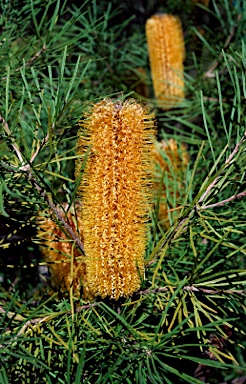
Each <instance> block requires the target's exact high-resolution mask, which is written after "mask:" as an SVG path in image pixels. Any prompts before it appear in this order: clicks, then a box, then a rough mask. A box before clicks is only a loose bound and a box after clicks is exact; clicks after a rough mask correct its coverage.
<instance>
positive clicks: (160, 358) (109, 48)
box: [0, 0, 246, 384]
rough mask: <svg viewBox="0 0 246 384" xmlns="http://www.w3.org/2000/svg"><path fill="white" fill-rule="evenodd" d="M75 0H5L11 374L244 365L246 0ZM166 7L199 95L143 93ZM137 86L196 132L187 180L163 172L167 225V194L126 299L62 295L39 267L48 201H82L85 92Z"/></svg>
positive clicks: (90, 379) (114, 376) (58, 377)
mask: <svg viewBox="0 0 246 384" xmlns="http://www.w3.org/2000/svg"><path fill="white" fill-rule="evenodd" d="M78 3H79V2H76V1H74V2H66V1H64V2H59V1H54V0H50V1H44V2H40V1H39V0H35V1H34V0H28V1H25V2H21V1H17V0H14V1H12V2H9V1H2V2H1V8H2V11H1V15H0V28H1V41H0V68H1V71H0V73H1V82H0V94H1V98H0V111H1V112H0V113H1V116H0V123H1V127H0V161H1V168H0V213H1V216H0V217H1V220H0V228H1V240H0V252H1V254H0V262H1V272H0V279H1V283H2V287H1V289H0V303H1V306H0V314H1V317H0V382H1V383H4V384H5V383H6V384H7V383H10V382H11V383H12V382H13V383H15V382H20V383H34V382H35V383H54V382H55V383H76V384H78V383H81V382H83V383H95V382H96V383H105V384H106V383H120V382H122V383H168V384H171V383H185V382H186V383H202V382H204V381H209V382H210V383H211V384H212V383H219V382H223V381H225V380H233V379H234V378H236V377H239V376H243V375H244V374H245V361H244V355H245V352H244V348H245V332H246V327H245V281H246V280H245V277H246V270H245V256H246V246H245V244H246V241H245V240H246V239H245V233H246V228H245V227H246V203H245V196H246V192H245V187H246V185H245V172H246V145H245V144H246V136H245V134H246V129H245V127H246V124H245V109H246V104H245V99H246V81H245V70H246V46H245V22H246V6H245V2H244V1H243V0H239V1H234V2H231V1H229V0H219V1H215V0H211V3H210V6H209V8H206V7H205V6H204V5H201V4H198V3H194V2H193V1H185V2H184V1H166V2H165V1H164V2H159V1H153V2H147V4H145V3H146V2H145V1H141V0H137V1H135V2H134V3H133V2H130V1H126V2H124V4H121V5H120V6H119V5H118V2H116V1H115V0H114V1H111V2H108V1H100V2H99V1H98V2H96V1H92V0H88V1H84V2H83V4H82V5H80V4H79V5H78ZM158 11H162V12H166V13H169V12H172V13H175V14H178V15H179V16H180V17H181V18H182V22H183V29H184V33H185V42H186V50H187V52H186V62H185V79H186V100H185V101H184V102H183V103H182V104H180V105H179V106H177V108H175V109H172V110H170V111H165V112H163V111H161V110H159V109H158V108H157V107H156V103H155V101H154V100H153V99H151V98H150V99H148V98H147V96H146V92H145V91H143V93H141V89H142V90H143V89H145V90H146V88H148V89H149V88H151V79H150V77H149V66H148V57H147V48H146V42H145V35H144V23H145V21H146V19H147V18H148V17H150V16H151V15H152V14H154V13H155V12H158ZM142 70H143V71H144V72H146V78H145V76H144V75H143V73H144V72H141V71H142ZM139 85H140V86H141V87H142V88H141V87H140V88H139V87H138V86H139ZM129 94H131V96H133V97H135V98H140V99H145V100H146V102H147V103H148V104H149V105H150V107H151V108H152V109H153V111H154V112H155V114H156V120H157V127H158V137H159V139H164V140H168V139H169V138H174V139H175V140H176V141H177V142H178V143H179V144H181V143H185V144H186V145H187V151H188V153H189V156H190V161H189V164H188V167H187V169H186V171H185V172H186V174H185V176H184V180H185V193H183V194H182V197H180V196H179V195H178V194H177V193H173V192H171V189H168V185H169V186H171V185H172V188H174V190H175V191H179V189H180V184H179V180H178V178H177V179H176V175H175V170H174V169H172V164H171V163H170V164H169V165H170V169H171V173H172V181H170V179H169V178H168V177H167V176H166V175H164V174H162V175H160V177H161V178H162V179H163V183H164V185H165V186H166V188H167V194H166V195H167V197H166V205H167V207H168V208H169V213H168V219H169V222H170V228H169V229H168V230H164V229H163V227H162V224H161V222H160V221H159V220H158V208H159V203H158V201H155V204H156V205H155V212H154V213H153V214H152V218H151V222H150V235H149V243H148V246H147V249H146V276H145V279H144V281H143V284H142V288H141V291H140V292H136V293H135V294H134V295H133V296H132V297H131V298H128V299H121V300H119V301H118V302H113V301H110V300H100V298H97V299H96V300H95V301H94V302H91V303H88V302H86V301H85V300H84V299H82V298H78V297H73V295H72V292H70V295H69V296H68V297H66V296H65V297H63V296H62V295H61V293H60V292H58V293H57V292H55V293H54V291H53V289H52V287H51V286H50V284H49V280H48V282H47V281H44V280H47V279H46V277H44V276H43V278H42V279H41V278H40V277H39V273H40V272H41V271H42V268H44V265H45V263H44V262H43V261H42V257H41V255H40V251H39V248H38V245H39V243H40V240H39V239H38V238H37V237H36V228H37V224H36V221H35V220H36V216H37V215H38V212H39V211H40V210H44V209H46V210H47V209H50V208H51V207H52V206H55V207H57V206H58V207H59V206H61V204H62V203H64V202H67V203H68V204H69V205H72V204H74V203H75V201H76V190H77V187H78V183H77V182H76V180H74V161H75V158H76V154H75V145H76V135H77V122H78V120H79V119H80V117H81V114H82V111H83V110H84V109H85V108H86V107H87V105H88V103H90V102H92V101H97V100H99V99H101V98H103V97H105V96H117V97H119V95H120V97H127V96H128V95H129ZM150 94H151V91H150ZM162 155H163V158H164V159H165V160H166V161H167V162H168V161H169V160H168V158H167V157H166V156H165V153H162ZM82 170H83V167H82ZM160 191H161V190H160ZM158 198H160V193H159V197H158ZM158 198H157V200H158ZM173 207H176V208H178V212H179V214H178V218H177V214H175V211H173V209H172V208H173ZM57 220H58V221H59V217H58V218H57ZM60 226H61V228H63V230H64V231H65V232H66V231H67V229H66V228H65V227H64V225H63V223H60ZM66 233H67V232H66ZM67 235H68V237H69V238H70V239H71V234H69V233H67ZM75 240H76V239H75ZM77 246H78V247H79V243H78V242H77ZM80 250H81V254H83V252H82V249H80ZM204 367H206V372H205V369H204ZM199 370H200V376H199V373H198V371H199ZM206 375H208V376H209V377H205V376H206Z"/></svg>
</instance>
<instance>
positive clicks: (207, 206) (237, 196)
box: [199, 191, 246, 210]
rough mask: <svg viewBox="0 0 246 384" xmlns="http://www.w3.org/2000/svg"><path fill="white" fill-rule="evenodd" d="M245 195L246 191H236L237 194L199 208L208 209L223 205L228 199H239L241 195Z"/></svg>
mask: <svg viewBox="0 0 246 384" xmlns="http://www.w3.org/2000/svg"><path fill="white" fill-rule="evenodd" d="M244 196H246V191H244V192H241V193H238V194H237V195H234V196H231V197H228V199H225V200H222V201H219V202H218V203H215V204H210V205H202V206H201V207H200V208H199V209H203V210H204V209H209V208H214V207H221V206H222V205H225V204H227V203H229V202H230V201H233V200H236V199H241V198H242V197H244Z"/></svg>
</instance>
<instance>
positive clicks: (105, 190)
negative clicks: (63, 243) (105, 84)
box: [76, 99, 155, 300]
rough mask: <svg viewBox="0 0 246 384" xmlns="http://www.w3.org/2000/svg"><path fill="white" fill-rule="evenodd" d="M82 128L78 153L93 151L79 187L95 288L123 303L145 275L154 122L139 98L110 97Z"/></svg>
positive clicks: (90, 277) (90, 281) (93, 109)
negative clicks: (121, 98)
mask: <svg viewBox="0 0 246 384" xmlns="http://www.w3.org/2000/svg"><path fill="white" fill-rule="evenodd" d="M80 126H81V129H80V131H79V138H78V143H77V154H81V155H82V159H83V158H84V156H85V154H86V153H88V149H89V150H90V152H89V155H88V158H87V161H86V166H85V170H84V174H83V178H82V183H81V185H80V188H79V190H80V193H81V194H82V198H83V200H82V203H83V208H82V225H83V231H84V247H85V256H86V258H85V261H86V271H87V278H88V284H89V289H90V291H91V292H92V294H94V295H100V296H101V297H103V298H104V297H106V296H109V297H110V298H113V299H115V300H117V299H118V298H119V297H122V296H123V297H127V296H129V295H131V294H132V293H133V292H135V291H136V290H138V289H139V288H140V283H141V279H142V278H143V276H144V253H145V246H146V233H147V228H146V220H147V218H148V214H149V210H150V204H151V200H152V197H153V194H152V193H151V192H150V191H151V190H152V189H151V187H152V182H153V180H152V178H153V171H154V144H153V143H154V133H155V129H154V123H153V120H152V116H151V115H149V113H148V111H147V110H146V109H145V108H144V107H142V106H141V105H140V104H138V103H136V102H135V101H134V100H130V101H124V102H123V101H117V102H115V103H114V102H113V101H111V100H109V99H104V100H102V101H101V102H99V103H97V104H95V105H93V106H92V107H91V109H90V111H89V112H88V113H87V115H85V119H84V120H82V121H81V122H80ZM81 163H82V160H78V161H77V164H76V175H77V177H78V176H79V173H80V168H81Z"/></svg>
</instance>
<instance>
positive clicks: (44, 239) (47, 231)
mask: <svg viewBox="0 0 246 384" xmlns="http://www.w3.org/2000/svg"><path fill="white" fill-rule="evenodd" d="M68 208H69V206H68V204H67V203H64V204H63V205H62V206H61V207H57V208H56V209H57V210H58V212H59V214H60V215H61V216H62V217H63V218H64V219H65V220H66V222H67V223H68V225H70V227H71V228H72V230H73V231H74V233H75V234H76V235H77V236H78V237H79V238H80V240H81V241H82V242H83V228H82V224H81V206H80V205H79V204H78V205H76V210H75V209H74V208H73V207H71V208H70V209H69V210H68ZM75 211H76V212H75ZM37 227H38V233H37V237H38V238H39V239H40V240H41V251H42V254H43V257H44V260H45V261H46V262H47V263H48V266H49V269H50V271H51V279H52V284H53V286H55V288H56V289H59V290H60V291H61V292H64V293H65V292H69V291H70V288H71V287H72V288H73V294H75V295H76V296H78V295H79V294H80V291H81V288H82V286H83V297H84V298H85V299H91V298H92V296H91V294H90V293H89V290H88V285H87V277H86V265H85V263H84V260H83V258H84V257H83V256H82V255H81V253H80V251H79V250H78V249H77V248H76V247H75V244H74V240H72V239H70V238H69V237H68V236H67V235H66V230H65V228H63V227H62V224H58V221H57V218H56V220H55V217H54V214H53V213H52V212H51V211H43V212H40V213H39V215H38V217H37Z"/></svg>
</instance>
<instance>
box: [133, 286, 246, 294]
mask: <svg viewBox="0 0 246 384" xmlns="http://www.w3.org/2000/svg"><path fill="white" fill-rule="evenodd" d="M170 288H172V289H176V288H177V287H173V286H171V287H161V288H156V289H145V290H144V291H139V292H137V293H135V295H147V294H152V293H157V292H167V291H169V290H170ZM182 290H183V291H190V292H199V293H204V294H206V295H217V294H231V295H233V294H237V295H246V291H245V290H243V289H216V290H215V289H206V288H197V287H195V286H193V285H188V286H185V287H183V288H181V291H182Z"/></svg>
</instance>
